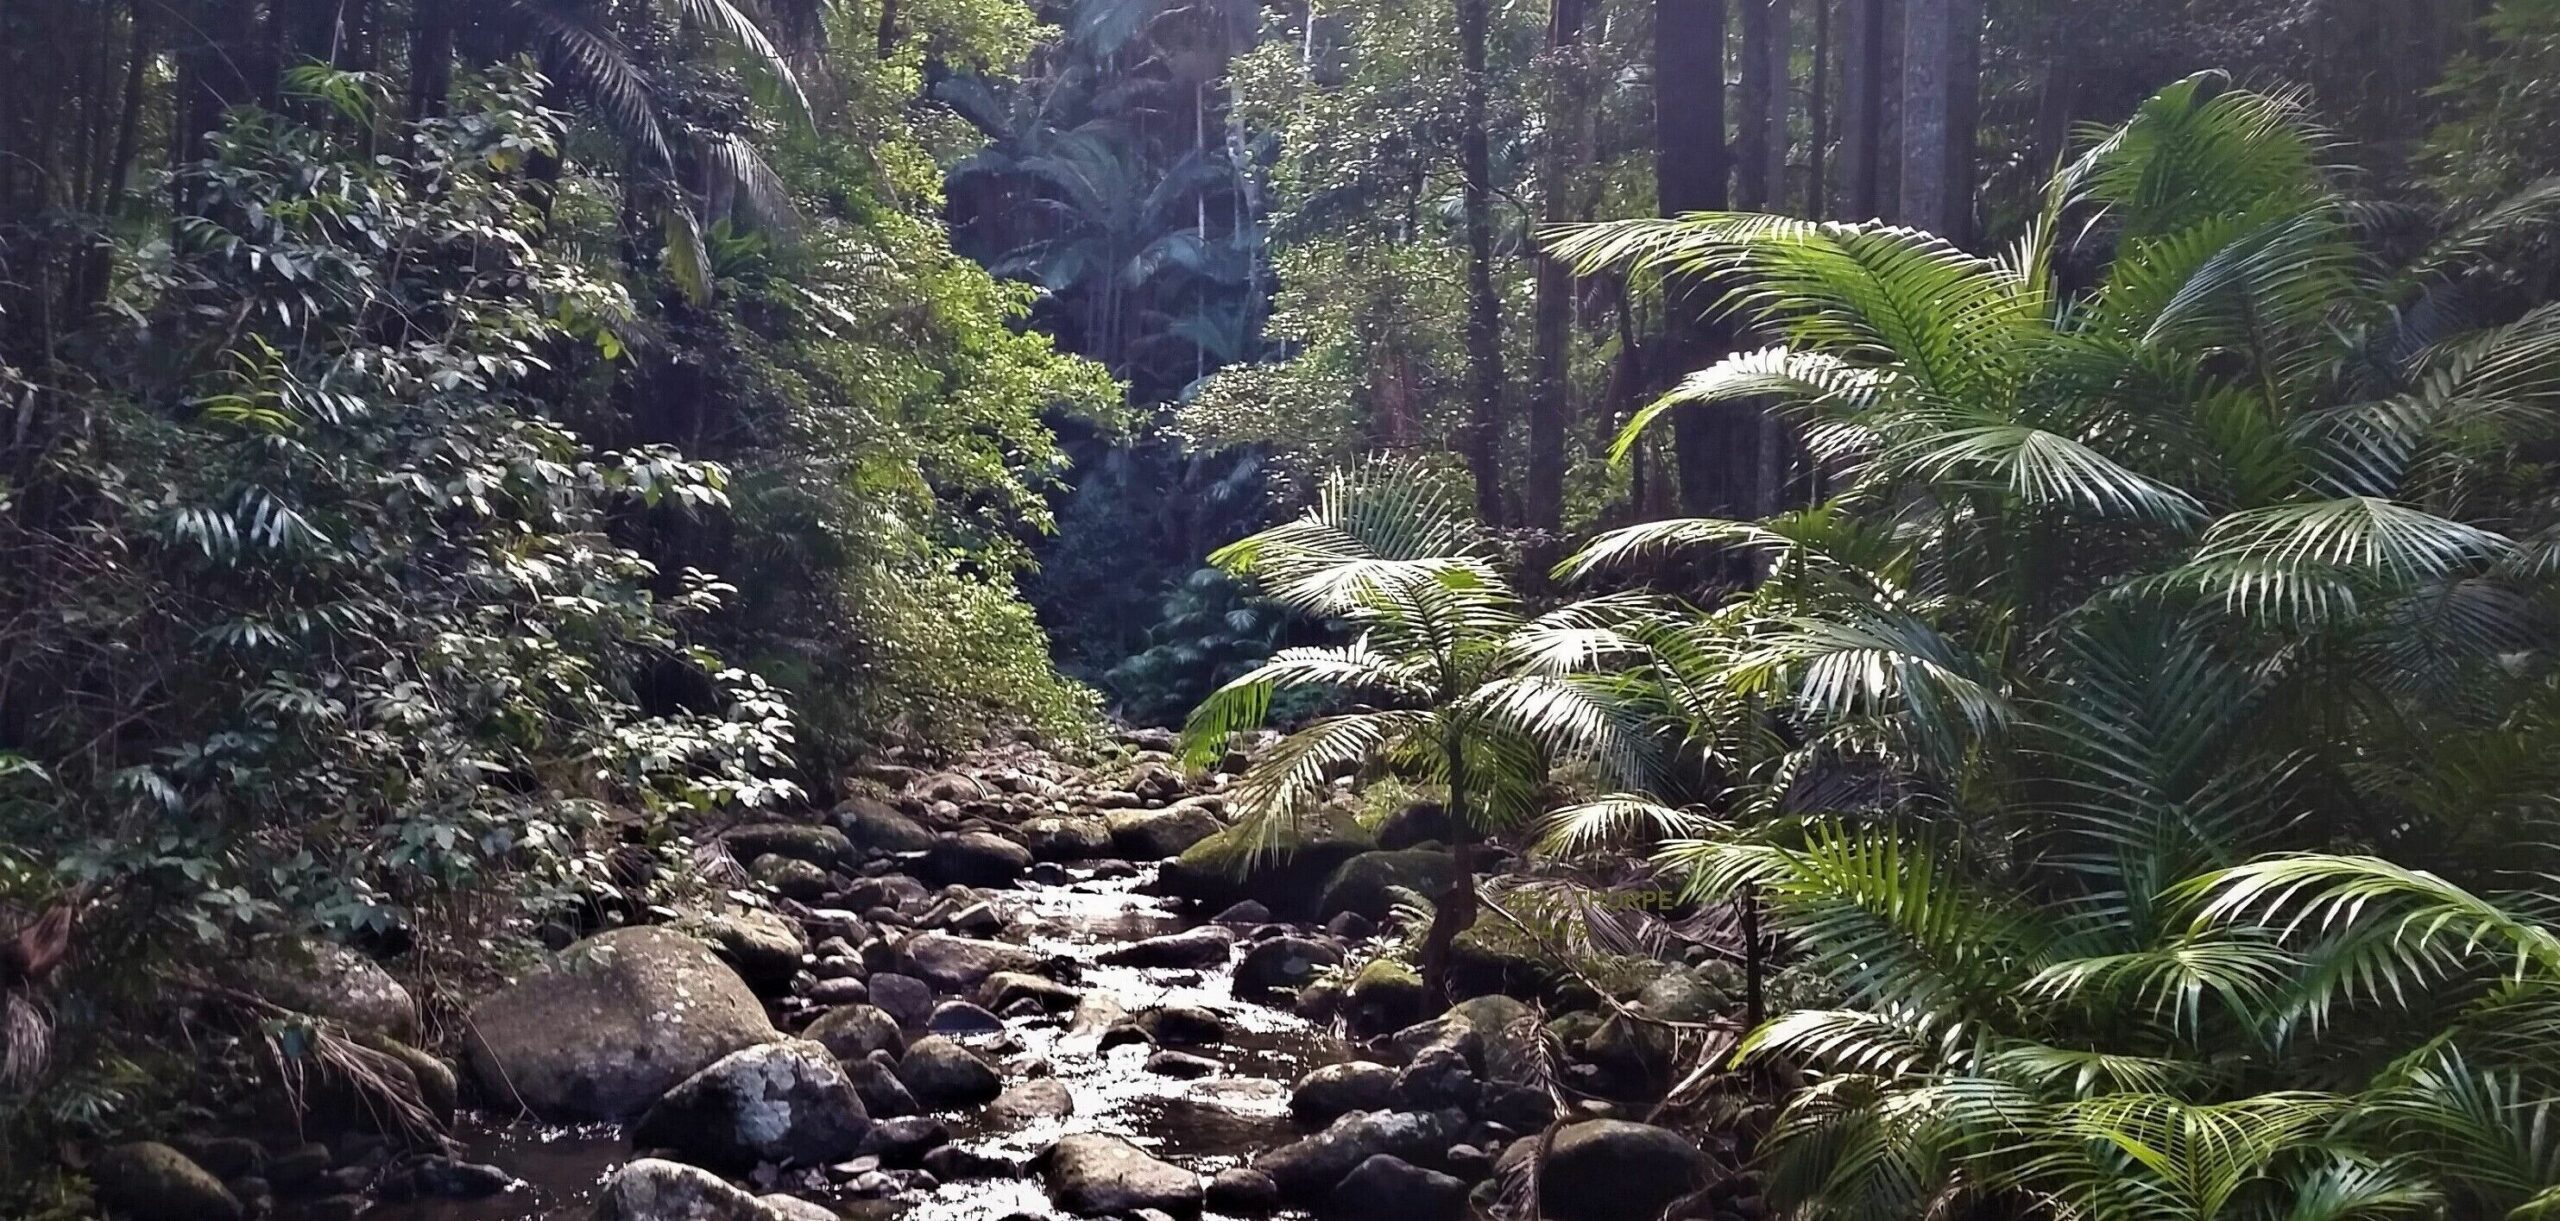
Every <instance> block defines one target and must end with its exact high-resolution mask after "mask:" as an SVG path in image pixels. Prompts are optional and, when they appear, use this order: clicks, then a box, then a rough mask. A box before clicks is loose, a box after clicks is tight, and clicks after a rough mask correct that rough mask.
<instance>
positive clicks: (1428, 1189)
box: [1319, 1153, 1467, 1221]
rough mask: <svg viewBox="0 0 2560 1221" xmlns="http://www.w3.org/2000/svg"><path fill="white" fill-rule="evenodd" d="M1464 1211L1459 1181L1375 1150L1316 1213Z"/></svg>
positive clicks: (1434, 1220)
mask: <svg viewBox="0 0 2560 1221" xmlns="http://www.w3.org/2000/svg"><path fill="white" fill-rule="evenodd" d="M1466 1211H1467V1185H1466V1184H1465V1183H1464V1182H1461V1181H1460V1180H1458V1179H1455V1178H1452V1177H1450V1176H1449V1175H1445V1174H1442V1173H1440V1172H1438V1171H1436V1170H1425V1169H1423V1168H1422V1167H1420V1166H1416V1165H1414V1164H1413V1163H1411V1162H1408V1161H1406V1160H1404V1159H1403V1158H1400V1157H1397V1156H1395V1155H1394V1154H1391V1153H1381V1154H1378V1155H1377V1156H1375V1157H1372V1158H1369V1159H1368V1160H1366V1161H1363V1162H1361V1163H1360V1164H1359V1165H1358V1166H1355V1167H1353V1168H1352V1171H1351V1173H1350V1174H1348V1175H1346V1176H1344V1177H1343V1180H1342V1182H1341V1183H1340V1184H1339V1185H1337V1186H1336V1187H1335V1188H1334V1189H1333V1194H1331V1195H1329V1196H1327V1197H1325V1202H1324V1207H1323V1209H1322V1210H1320V1212H1319V1215H1320V1216H1322V1217H1324V1218H1326V1219H1327V1221H1457V1219H1458V1218H1460V1217H1463V1216H1465V1215H1466Z"/></svg>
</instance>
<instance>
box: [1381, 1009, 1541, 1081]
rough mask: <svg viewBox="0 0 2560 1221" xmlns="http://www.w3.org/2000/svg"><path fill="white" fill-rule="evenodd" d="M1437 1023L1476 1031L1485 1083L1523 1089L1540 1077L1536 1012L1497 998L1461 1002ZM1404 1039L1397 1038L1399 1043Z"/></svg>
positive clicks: (1400, 1036)
mask: <svg viewBox="0 0 2560 1221" xmlns="http://www.w3.org/2000/svg"><path fill="white" fill-rule="evenodd" d="M1440 1020H1441V1021H1442V1022H1450V1023H1455V1022H1464V1023H1466V1024H1467V1025H1469V1026H1472V1027H1474V1028H1475V1032H1476V1035H1477V1037H1478V1038H1480V1039H1481V1040H1483V1044H1484V1066H1483V1067H1484V1076H1485V1079H1486V1080H1488V1081H1500V1082H1504V1083H1507V1084H1511V1085H1522V1084H1526V1083H1528V1082H1531V1081H1535V1080H1537V1079H1539V1077H1540V1076H1541V1073H1540V1071H1539V1060H1540V1057H1541V1053H1540V1052H1539V1049H1538V1012H1537V1010H1534V1009H1531V1008H1530V1007H1528V1006H1527V1005H1524V1004H1522V1003H1520V1002H1519V1001H1516V1000H1513V999H1511V998H1510V997H1507V996H1502V995H1498V994H1497V995H1492V996H1479V997H1473V998H1471V999H1468V1000H1463V1001H1460V1002H1458V1003H1457V1004H1455V1005H1452V1006H1450V1007H1449V1012H1448V1013H1446V1014H1444V1015H1442V1016H1441V1018H1440ZM1403 1037H1404V1036H1402V1035H1399V1036H1398V1040H1399V1041H1402V1039H1403ZM1428 1041H1429V1040H1424V1042H1425V1043H1427V1042H1428ZM1418 1045H1419V1044H1417V1046H1418Z"/></svg>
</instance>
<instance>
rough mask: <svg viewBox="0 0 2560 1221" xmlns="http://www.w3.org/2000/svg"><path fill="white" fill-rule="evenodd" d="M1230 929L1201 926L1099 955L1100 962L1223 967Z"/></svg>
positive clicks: (1232, 937)
mask: <svg viewBox="0 0 2560 1221" xmlns="http://www.w3.org/2000/svg"><path fill="white" fill-rule="evenodd" d="M1235 944H1236V934H1235V930H1234V929H1230V928H1226V927H1224V926H1221V925H1216V924H1204V925H1201V926H1200V927H1199V928H1195V929H1192V930H1190V931H1189V932H1182V933H1168V934H1166V935H1164V936H1162V937H1149V938H1147V939H1146V940H1144V941H1133V942H1130V943H1129V944H1127V945H1124V946H1121V947H1120V948H1118V949H1115V950H1110V951H1107V952H1105V953H1104V954H1103V955H1102V961H1104V962H1106V963H1111V964H1114V965H1117V966H1125V967H1195V968H1202V969H1206V968H1209V967H1223V966H1225V965H1227V952H1228V951H1229V950H1232V949H1234V948H1235Z"/></svg>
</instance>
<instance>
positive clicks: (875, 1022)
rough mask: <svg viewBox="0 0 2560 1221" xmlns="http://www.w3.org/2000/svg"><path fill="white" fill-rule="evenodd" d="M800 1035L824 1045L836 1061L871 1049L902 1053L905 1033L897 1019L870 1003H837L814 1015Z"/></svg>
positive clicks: (866, 1052) (857, 1057)
mask: <svg viewBox="0 0 2560 1221" xmlns="http://www.w3.org/2000/svg"><path fill="white" fill-rule="evenodd" d="M800 1037H801V1038H804V1039H807V1040H809V1041H811V1042H813V1043H816V1044H818V1045H819V1046H822V1047H824V1048H826V1049H827V1050H828V1051H829V1052H831V1053H833V1054H834V1056H835V1058H837V1059H839V1060H859V1059H862V1058H863V1057H865V1056H868V1055H870V1054H871V1053H872V1052H875V1051H886V1052H888V1053H889V1054H890V1055H892V1056H898V1055H904V1054H906V1050H907V1039H906V1036H905V1035H902V1034H900V1033H898V1019H896V1018H893V1017H890V1016H889V1015H888V1013H887V1012H885V1011H883V1010H881V1009H880V1008H879V1007H877V1006H874V1005H839V1006H837V1007H836V1008H833V1009H829V1010H827V1011H826V1012H825V1013H822V1014H819V1015H818V1020H817V1021H814V1022H811V1023H809V1027H808V1029H806V1030H803V1031H801V1032H800Z"/></svg>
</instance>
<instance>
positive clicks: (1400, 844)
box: [1378, 801, 1458, 852]
mask: <svg viewBox="0 0 2560 1221" xmlns="http://www.w3.org/2000/svg"><path fill="white" fill-rule="evenodd" d="M1457 836H1458V828H1457V826H1456V825H1455V824H1453V823H1451V822H1450V821H1449V808H1448V807H1447V806H1444V805H1441V804H1440V803H1439V802H1436V801H1417V802H1413V803H1411V804H1409V805H1407V806H1405V807H1404V808H1402V809H1400V810H1397V811H1396V812H1395V813H1393V814H1389V815H1387V817H1386V820H1385V821H1383V822H1380V823H1379V824H1378V846H1379V847H1381V848H1384V849H1387V850H1388V851H1391V852H1392V851H1395V850H1396V849H1399V848H1415V847H1420V846H1421V845H1423V844H1446V843H1450V842H1452V841H1454V840H1456V839H1457Z"/></svg>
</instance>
